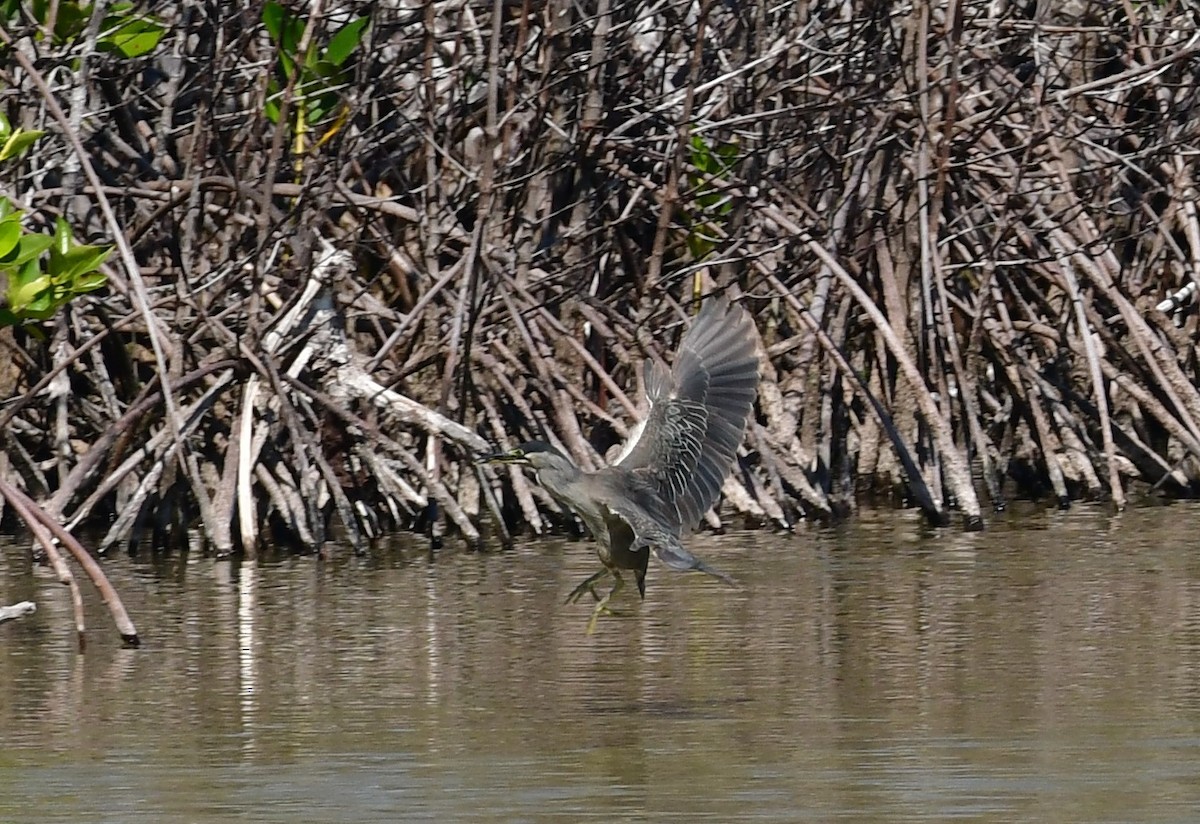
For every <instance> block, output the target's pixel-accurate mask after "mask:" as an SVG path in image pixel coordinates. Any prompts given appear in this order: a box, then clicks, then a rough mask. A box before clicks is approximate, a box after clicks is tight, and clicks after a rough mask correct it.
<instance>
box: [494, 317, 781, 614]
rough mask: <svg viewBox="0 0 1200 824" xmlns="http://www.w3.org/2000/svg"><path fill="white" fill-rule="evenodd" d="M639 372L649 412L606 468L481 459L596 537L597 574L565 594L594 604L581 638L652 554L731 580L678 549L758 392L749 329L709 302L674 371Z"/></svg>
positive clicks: (541, 458)
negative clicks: (542, 495)
mask: <svg viewBox="0 0 1200 824" xmlns="http://www.w3.org/2000/svg"><path fill="white" fill-rule="evenodd" d="M643 375H644V377H645V384H646V398H647V400H648V401H649V407H650V409H649V413H648V414H647V416H646V417H645V419H644V420H642V421H640V422H639V423H638V424H637V426H636V427H635V428H634V430H633V432H632V433H631V434H630V437H629V440H628V442H627V443H626V444H625V447H624V448H623V449H622V451H621V453H620V455H619V456H618V457H617V460H616V461H614V462H613V465H612V466H607V467H604V468H603V469H600V470H598V471H596V472H584V471H582V470H580V469H579V468H578V467H577V466H575V464H574V463H573V462H572V461H571V459H570V458H568V457H567V456H566V455H564V454H563V453H562V452H560V451H559V450H558V449H556V448H554V447H553V446H551V445H550V444H548V443H544V442H542V441H530V442H528V443H523V444H521V445H520V446H518V447H517V448H516V449H513V450H511V451H509V452H499V453H496V454H492V455H485V456H483V457H481V458H479V459H478V461H479V462H480V463H502V464H512V465H516V466H526V467H529V468H531V469H533V470H534V472H535V473H536V481H537V483H538V484H539V485H541V486H542V487H544V488H545V489H546V491H547V492H549V493H550V495H551V496H552V497H554V498H555V499H556V500H557V501H559V502H560V503H562V504H565V505H567V506H568V507H570V508H571V509H573V510H574V511H575V512H576V513H577V514H578V515H579V517H580V518H582V519H583V522H584V524H586V525H587V528H588V530H589V531H590V532H591V533H592V536H593V537H594V538H595V539H596V554H598V555H599V556H600V561H601V562H602V563H603V564H604V568H603V569H601V570H600V571H599V572H597V573H596V574H595V575H593V576H591V577H590V578H588V579H587V580H586V581H584V582H583V583H582V584H580V585H579V586H578V587H576V588H575V589H574V590H573V591H572V592H571V594H570V595H568V596H567V602H568V603H575V602H576V601H578V600H579V599H580V598H581V597H583V595H584V593H590V594H591V596H592V597H593V598H595V599H596V601H597V604H596V609H595V611H594V612H593V613H592V617H591V620H590V621H589V622H588V634H591V633H592V632H593V631H594V630H595V628H596V621H597V619H598V618H599V617H600V615H601V614H610V615H615V614H617V613H615V612H614V611H613V610H612V609H610V608H609V602H610V601H611V600H612V598H613V597H614V596H615V595H616V594H617V593H618V592H620V591H621V589H622V588H623V587H624V585H625V580H624V578H622V577H621V572H622V571H623V570H630V571H632V572H633V575H634V578H635V580H636V581H637V587H638V593H639V594H641V595H642V597H645V594H646V565H647V562H648V561H649V558H650V550H654V554H655V555H657V556H658V559H659V560H660V561H662V562H663V563H664V564H666V565H667V566H668V567H670V568H671V569H675V570H680V571H684V572H686V571H690V570H695V571H698V572H704V573H707V574H709V575H712V576H714V577H716V578H719V579H721V580H723V581H726V582H728V583H732V579H731V578H729V577H728V576H727V575H724V574H722V573H720V572H718V571H717V570H715V569H713V568H712V567H710V566H708V565H707V564H705V563H704V562H703V561H701V560H700V559H698V558H696V557H695V556H693V555H692V554H691V553H689V552H688V551H687V550H686V549H684V548H683V545H682V544H681V543H680V536H681V533H682V532H683V530H684V529H694V528H695V527H696V526H697V525H698V523H699V521H700V518H701V517H702V516H703V515H704V513H706V512H707V511H708V510H709V509H710V508H711V507H712V505H713V504H714V503H715V502H716V500H717V496H718V495H719V494H720V491H721V486H722V484H724V482H725V478H726V476H728V475H729V470H730V467H731V465H732V464H733V459H734V456H735V453H736V452H737V448H738V446H739V445H740V444H741V442H742V437H743V435H744V434H745V430H746V420H747V419H748V418H749V416H750V410H751V407H752V406H753V405H754V397H755V394H756V392H757V391H758V356H757V354H756V352H755V335H754V323H753V322H752V321H751V319H750V316H749V315H747V314H746V312H745V310H743V309H742V308H741V307H739V306H730V305H729V304H728V303H727V302H726V301H725V300H723V299H715V298H713V299H709V300H708V301H706V302H705V304H704V307H703V309H701V311H700V314H699V315H697V317H696V320H695V321H694V322H693V323H692V326H691V328H690V329H689V330H688V331H687V334H686V335H684V338H683V340H682V341H681V342H680V345H679V352H678V353H677V354H676V356H675V364H674V367H673V368H672V369H671V371H669V372H668V371H667V370H666V369H665V368H664V367H663V366H662V365H661V364H658V363H655V362H654V361H651V360H647V361H646V362H645V365H644V370H643ZM608 575H612V576H613V578H614V579H615V582H614V584H613V587H612V589H611V590H609V592H608V593H607V594H606V595H604V596H603V597H601V596H600V594H599V593H597V592H596V585H597V584H598V583H599V582H600V581H601V580H602V579H604V578H605V577H606V576H608Z"/></svg>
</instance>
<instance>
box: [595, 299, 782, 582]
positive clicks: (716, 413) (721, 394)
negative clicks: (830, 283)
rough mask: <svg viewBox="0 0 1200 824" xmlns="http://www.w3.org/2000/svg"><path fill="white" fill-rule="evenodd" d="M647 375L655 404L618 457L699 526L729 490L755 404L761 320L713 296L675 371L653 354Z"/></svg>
mask: <svg viewBox="0 0 1200 824" xmlns="http://www.w3.org/2000/svg"><path fill="white" fill-rule="evenodd" d="M644 376H645V383H646V397H647V399H648V400H649V402H650V411H649V413H648V415H647V417H646V420H645V422H644V423H643V424H640V425H639V428H638V429H637V430H636V432H635V434H636V437H635V438H631V439H630V442H629V443H628V444H627V445H626V447H625V448H624V450H622V453H621V456H620V457H619V458H618V459H617V461H616V463H617V465H619V466H621V467H623V468H625V469H628V470H630V471H633V472H636V473H638V474H639V475H642V476H643V477H646V478H647V479H648V480H649V481H650V482H651V483H652V485H653V486H654V487H655V488H656V489H657V491H658V493H659V494H660V495H661V496H662V497H663V498H664V499H665V502H666V503H668V504H669V505H670V506H672V507H673V508H674V510H675V512H674V515H675V516H676V517H677V518H678V522H679V523H680V524H681V525H683V526H686V527H689V528H690V527H694V526H695V525H696V524H697V523H698V522H699V520H700V518H701V517H702V516H703V515H704V513H705V512H707V511H708V510H709V509H710V508H711V507H712V505H713V503H714V502H716V500H717V496H718V495H720V493H721V486H722V485H723V484H724V482H725V478H726V476H727V475H728V474H729V469H730V466H731V465H732V464H733V459H734V457H735V455H736V454H737V448H738V446H739V445H740V444H741V442H742V437H743V436H744V434H745V431H746V421H747V419H748V418H749V417H750V411H751V409H752V408H753V406H754V398H755V395H756V394H757V390H758V356H757V355H756V353H755V341H754V324H753V321H752V320H751V319H750V316H749V315H747V314H746V312H745V310H743V309H742V308H741V307H738V306H734V307H730V305H729V304H728V303H727V302H726V301H724V300H722V299H710V300H708V301H707V302H706V303H705V304H704V308H703V309H702V310H701V311H700V314H699V315H698V316H697V317H696V320H695V322H694V323H693V324H692V327H691V328H690V329H689V330H688V332H687V334H686V335H684V338H683V341H682V342H681V343H680V346H679V352H678V354H677V355H676V356H675V363H674V366H673V368H672V369H671V371H670V372H667V370H666V369H664V368H663V367H662V366H659V365H657V364H653V363H652V362H650V361H647V362H646V365H645V372H644ZM680 549H681V551H682V548H680ZM685 554H686V553H685ZM660 557H661V553H660ZM688 557H691V556H688ZM664 560H666V559H664ZM668 565H670V564H669V563H668ZM688 568H693V567H688Z"/></svg>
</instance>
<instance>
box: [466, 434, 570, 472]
mask: <svg viewBox="0 0 1200 824" xmlns="http://www.w3.org/2000/svg"><path fill="white" fill-rule="evenodd" d="M475 462H476V463H500V464H514V465H516V466H528V467H530V468H531V469H533V470H535V471H536V470H542V469H560V468H566V467H574V464H573V463H571V459H570V458H568V457H567V456H566V455H564V454H563V453H561V452H559V451H558V450H557V449H555V448H554V447H553V446H551V445H550V444H548V443H546V442H545V441H526V442H525V443H523V444H521V445H520V446H518V447H516V448H515V449H510V450H509V451H507V452H495V453H492V454H491V455H484V456H483V457H481V458H477V459H476V460H475Z"/></svg>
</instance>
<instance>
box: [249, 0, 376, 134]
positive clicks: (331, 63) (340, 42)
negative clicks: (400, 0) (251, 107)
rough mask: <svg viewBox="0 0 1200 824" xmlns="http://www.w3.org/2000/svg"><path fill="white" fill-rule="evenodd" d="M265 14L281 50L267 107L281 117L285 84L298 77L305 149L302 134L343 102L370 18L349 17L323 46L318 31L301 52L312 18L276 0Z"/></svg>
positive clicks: (298, 120) (297, 109) (296, 114)
mask: <svg viewBox="0 0 1200 824" xmlns="http://www.w3.org/2000/svg"><path fill="white" fill-rule="evenodd" d="M262 19H263V25H264V26H265V27H266V29H267V34H268V35H270V37H271V41H272V43H274V44H275V48H276V52H277V54H278V62H277V66H276V72H275V73H274V75H273V76H272V77H271V80H270V83H269V85H268V88H267V101H266V104H265V105H264V113H265V114H266V116H267V118H268V119H269V120H270V121H271V122H272V123H278V122H279V114H280V103H281V101H282V99H283V90H284V88H286V86H287V85H288V84H289V83H292V82H293V81H294V86H293V95H294V96H293V106H294V111H293V113H292V116H293V118H294V124H295V130H296V134H297V149H298V153H299V152H302V151H303V148H304V144H303V139H302V135H303V134H304V133H305V132H306V131H308V130H309V129H310V128H311V127H314V126H317V125H319V124H321V123H323V122H324V121H326V120H328V119H329V118H330V117H331V116H332V115H334V114H335V113H336V112H338V110H339V109H341V108H342V99H341V95H340V93H339V90H340V89H341V88H342V87H343V86H344V85H346V83H347V82H349V79H350V75H349V71H348V69H347V66H346V63H347V61H349V59H350V58H351V56H353V54H354V52H355V51H356V50H357V49H358V47H359V46H361V45H362V41H363V35H364V34H365V32H366V28H367V24H368V23H369V22H370V18H367V17H358V18H355V19H354V20H351V21H350V22H349V23H346V24H345V25H344V26H342V27H341V28H339V29H338V30H337V31H336V32H334V33H333V35H332V36H331V37H330V38H329V41H328V42H327V43H325V45H324V46H323V47H322V46H321V45H320V44H319V43H318V42H317V38H315V37H314V38H313V39H312V40H311V41H310V42H309V44H308V46H307V48H305V50H304V54H300V41H301V40H302V39H303V37H304V29H305V27H306V26H307V20H306V18H304V17H301V16H299V15H295V14H292V13H291V12H290V11H288V10H287V9H286V8H284V7H283V5H281V4H280V3H276V2H270V3H267V4H266V6H265V7H264V8H263V14H262ZM334 128H335V129H336V126H335V127H334Z"/></svg>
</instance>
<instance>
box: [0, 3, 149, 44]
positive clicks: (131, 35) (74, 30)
mask: <svg viewBox="0 0 1200 824" xmlns="http://www.w3.org/2000/svg"><path fill="white" fill-rule="evenodd" d="M56 5H57V9H56V10H55V14H54V31H53V32H52V36H53V38H54V42H55V43H73V42H74V41H75V40H77V39H78V38H79V36H80V35H81V34H83V31H84V29H86V28H87V24H88V20H90V19H91V17H92V8H93V7H92V4H90V3H80V2H74V1H73V0H58V3H57V4H56ZM51 6H52V3H51V0H3V2H0V21H3V20H12V19H14V18H15V17H17V16H18V15H19V14H21V10H22V9H24V10H25V11H26V12H27V13H28V14H29V16H31V17H32V18H33V19H34V20H36V21H37V22H38V23H39V24H41V26H42V27H43V28H44V27H45V26H46V25H47V24H48V23H49V22H50V13H51ZM166 33H167V27H166V26H165V25H163V24H162V23H161V22H159V21H158V19H157V18H155V17H153V16H152V15H149V14H139V13H138V12H137V11H136V10H135V9H134V5H133V3H128V2H120V3H113V4H112V5H111V6H109V8H108V13H107V14H106V15H105V17H104V23H103V25H102V26H101V28H100V36H99V38H97V41H96V48H97V49H98V50H99V51H102V52H112V53H115V54H119V55H120V56H121V57H125V58H131V57H141V56H142V55H146V54H149V53H150V52H152V51H154V49H155V48H157V47H158V44H159V41H161V40H162V38H163V35H165V34H166Z"/></svg>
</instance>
